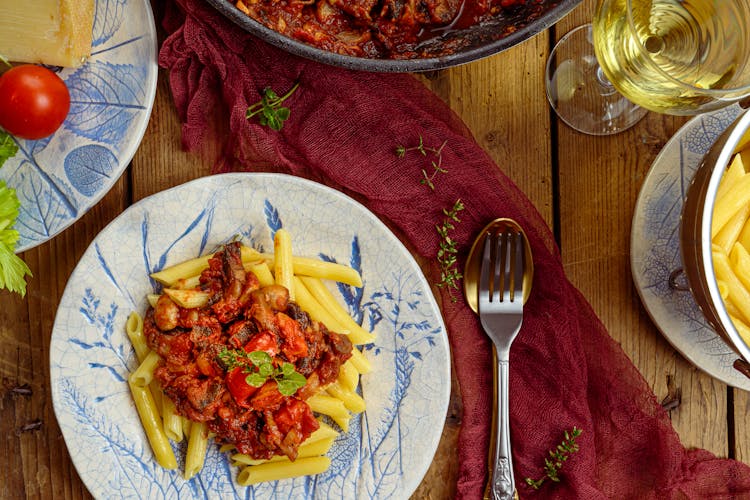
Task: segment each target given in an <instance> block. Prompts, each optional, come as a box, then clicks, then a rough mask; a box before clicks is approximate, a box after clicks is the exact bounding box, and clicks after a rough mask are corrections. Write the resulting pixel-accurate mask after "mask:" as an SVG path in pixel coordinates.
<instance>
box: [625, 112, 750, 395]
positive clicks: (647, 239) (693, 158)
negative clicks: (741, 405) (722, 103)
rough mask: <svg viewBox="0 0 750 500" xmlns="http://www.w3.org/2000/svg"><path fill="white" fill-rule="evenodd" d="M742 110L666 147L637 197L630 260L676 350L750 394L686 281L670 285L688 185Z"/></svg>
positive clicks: (710, 117)
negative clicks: (685, 287)
mask: <svg viewBox="0 0 750 500" xmlns="http://www.w3.org/2000/svg"><path fill="white" fill-rule="evenodd" d="M741 111H742V110H741V108H740V107H739V106H737V105H733V106H730V107H727V108H724V109H721V110H719V111H714V112H712V113H706V114H703V115H700V116H697V117H695V118H693V119H692V120H690V121H689V122H688V123H686V124H685V125H684V126H683V127H682V128H681V129H680V130H679V131H677V133H676V134H675V135H674V137H672V138H671V139H670V140H669V141H668V142H667V144H665V146H664V148H663V149H662V150H661V152H660V153H659V155H658V156H657V157H656V159H655V160H654V163H653V165H652V166H651V170H649V173H648V175H647V176H646V179H645V180H644V181H643V185H642V186H641V191H640V194H639V195H638V201H637V202H636V208H635V211H634V213H633V225H632V228H631V244H630V259H631V272H632V274H633V280H634V282H635V285H636V288H637V289H638V293H639V294H640V296H641V301H642V302H643V305H644V306H645V308H646V310H647V311H648V313H649V315H650V316H651V319H652V320H653V321H654V323H655V324H656V326H657V327H658V328H659V330H660V331H661V332H662V334H663V335H664V337H665V338H666V339H667V340H668V341H669V342H670V343H671V344H672V346H673V347H674V348H675V349H677V351H679V352H680V353H682V355H683V356H685V358H687V360H688V361H690V362H691V363H693V364H694V365H695V366H696V367H698V368H700V369H701V370H703V371H705V372H706V373H708V374H709V375H711V376H712V377H714V378H716V379H718V380H720V381H722V382H724V383H725V384H728V385H731V386H733V387H737V388H740V389H745V390H750V379H748V378H747V377H746V376H745V375H742V374H741V373H740V372H738V371H737V370H735V369H734V367H733V366H732V364H733V363H734V361H735V360H736V359H737V358H738V357H739V356H738V355H737V353H736V352H735V351H734V350H733V349H732V348H731V347H729V345H728V344H727V343H726V342H724V341H723V340H722V339H721V337H719V335H718V334H717V333H716V331H715V330H714V329H713V328H711V326H710V325H709V324H708V322H707V321H706V319H705V317H704V316H703V314H702V313H701V310H700V308H699V307H698V304H696V302H695V300H694V299H693V296H692V295H691V294H690V292H689V291H687V290H685V289H684V285H686V283H684V282H682V283H679V282H678V285H681V286H678V288H675V287H674V286H670V275H673V273H675V275H678V276H679V270H680V269H682V256H681V254H680V215H681V214H682V205H683V202H684V200H685V194H686V192H687V189H688V186H689V185H690V182H691V181H692V179H693V176H694V175H695V171H696V169H697V168H698V166H699V165H700V163H701V160H702V159H703V156H704V155H705V154H706V152H708V150H709V148H710V147H711V145H712V144H713V143H714V142H715V141H716V139H717V138H718V137H719V135H720V134H721V133H722V132H723V131H724V130H726V128H727V127H728V126H729V125H731V124H732V122H734V120H735V119H736V118H737V117H738V116H739V115H740V112H741ZM682 278H683V281H684V276H682Z"/></svg>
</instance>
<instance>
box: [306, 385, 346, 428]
mask: <svg viewBox="0 0 750 500" xmlns="http://www.w3.org/2000/svg"><path fill="white" fill-rule="evenodd" d="M307 404H308V405H310V409H311V410H312V411H314V412H315V413H320V414H323V415H326V416H328V417H331V419H333V421H334V422H336V424H337V425H338V426H339V427H341V430H343V431H344V432H346V431H348V430H349V420H350V419H351V414H350V413H349V411H348V410H347V409H346V406H345V405H344V402H343V401H341V400H340V399H338V398H334V397H333V396H327V395H325V394H320V393H318V394H316V395H314V396H312V397H310V398H308V400H307Z"/></svg>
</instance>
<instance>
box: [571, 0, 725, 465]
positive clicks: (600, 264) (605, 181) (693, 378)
mask: <svg viewBox="0 0 750 500" xmlns="http://www.w3.org/2000/svg"><path fill="white" fill-rule="evenodd" d="M593 7H594V2H593V1H587V2H584V4H582V6H581V7H579V8H578V9H576V11H574V13H573V14H572V15H571V16H569V17H567V18H566V19H564V20H563V21H562V22H561V23H559V24H558V25H557V30H556V31H557V32H556V36H557V37H560V36H562V35H563V34H565V33H567V31H568V30H570V29H572V28H574V27H576V26H579V25H580V24H583V23H584V22H587V21H588V20H589V19H590V18H591V15H592V14H593ZM684 122H685V119H684V118H676V117H668V116H663V115H657V114H655V113H650V114H649V115H648V116H647V117H646V118H645V119H644V120H643V121H641V122H640V123H639V124H638V125H637V126H636V127H634V128H633V129H631V130H629V131H626V132H623V133H621V134H618V135H615V136H610V137H592V136H585V135H583V134H580V133H577V132H575V131H573V130H572V129H570V128H569V127H567V126H565V125H561V126H560V128H559V132H558V141H559V149H558V151H559V171H560V180H559V182H560V224H561V229H560V232H561V248H562V254H563V263H564V266H565V269H566V272H567V273H568V276H569V277H570V279H571V280H572V281H573V283H574V284H575V285H577V286H578V288H579V289H580V290H581V291H582V292H583V294H584V295H585V296H586V297H587V298H588V300H589V302H590V303H591V305H592V306H593V308H594V310H595V311H596V312H597V314H598V315H599V317H600V318H601V320H602V321H603V322H604V324H605V325H606V327H607V328H608V330H609V332H610V334H611V336H612V337H613V338H614V339H615V340H616V341H618V342H619V343H620V345H621V346H622V347H623V349H624V351H625V352H626V353H627V355H628V356H629V357H630V358H631V360H632V361H633V362H634V363H635V365H636V366H637V368H638V369H639V370H640V372H641V373H642V374H643V376H644V377H645V379H646V381H647V382H648V384H649V385H650V386H651V387H652V389H653V390H654V392H655V393H656V396H657V398H658V399H659V400H663V399H664V398H666V397H667V396H668V395H669V393H670V390H669V385H670V384H671V385H672V391H679V392H680V393H681V403H680V404H679V406H677V408H675V409H674V410H672V411H671V413H670V416H671V418H672V423H673V425H674V427H675V430H676V431H677V432H678V434H679V436H680V438H681V439H682V442H683V444H684V445H685V446H688V447H701V448H706V449H708V450H710V451H713V452H714V453H717V454H719V455H722V456H726V455H727V453H728V439H729V438H728V428H727V399H726V386H725V385H724V384H722V383H720V382H718V381H716V380H715V379H713V378H711V377H709V376H708V375H706V374H704V373H703V372H701V371H699V370H697V369H696V368H695V367H693V366H692V365H691V364H690V363H688V362H687V361H686V360H685V359H684V358H683V357H682V356H680V355H679V354H678V353H676V352H675V351H674V349H672V347H671V346H670V345H669V344H668V342H667V341H666V340H665V339H664V337H663V336H662V335H661V334H660V332H659V331H658V330H657V329H656V327H655V326H654V325H653V323H652V322H651V320H650V319H649V317H648V315H647V314H646V313H645V310H644V309H643V306H642V305H641V303H640V300H639V297H638V294H637V292H636V290H635V287H634V285H633V282H632V277H631V274H630V262H629V259H630V257H629V248H630V237H631V235H630V230H629V229H630V227H631V222H632V214H633V210H634V207H635V201H636V198H637V195H638V191H639V189H640V186H641V183H642V181H643V179H644V177H645V175H646V173H647V172H648V169H649V168H650V166H651V163H652V162H653V160H654V158H655V157H656V155H657V154H658V152H659V151H660V150H661V148H662V147H663V145H664V144H665V143H666V141H667V140H668V139H669V138H670V137H671V136H672V135H673V134H674V133H675V132H676V131H677V129H678V128H679V127H680V126H681V125H682V124H683V123H684Z"/></svg>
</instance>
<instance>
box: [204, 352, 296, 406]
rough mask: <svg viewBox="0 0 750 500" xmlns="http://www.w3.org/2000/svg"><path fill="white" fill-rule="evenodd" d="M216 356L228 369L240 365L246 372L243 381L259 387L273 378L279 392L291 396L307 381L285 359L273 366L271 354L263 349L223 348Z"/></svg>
mask: <svg viewBox="0 0 750 500" xmlns="http://www.w3.org/2000/svg"><path fill="white" fill-rule="evenodd" d="M218 356H219V359H221V361H222V362H223V363H224V364H225V365H226V366H227V367H228V368H229V369H230V370H231V369H234V368H236V367H238V366H239V367H242V370H243V372H244V373H247V376H246V377H245V382H247V384H248V385H251V386H253V387H260V386H262V385H263V384H265V383H266V380H268V379H273V380H275V381H276V387H277V388H278V390H279V392H280V393H281V394H283V395H284V396H291V395H292V394H294V393H295V392H297V389H299V388H301V387H304V385H305V383H306V382H307V379H305V376H304V375H302V374H301V373H299V372H298V371H297V370H296V369H295V367H294V365H293V364H292V363H288V362H286V361H285V362H283V363H281V365H280V366H275V365H274V363H273V359H272V358H271V356H270V355H269V354H268V353H267V352H264V351H253V352H245V351H244V350H242V349H224V350H223V351H221V352H220V353H219V355H218Z"/></svg>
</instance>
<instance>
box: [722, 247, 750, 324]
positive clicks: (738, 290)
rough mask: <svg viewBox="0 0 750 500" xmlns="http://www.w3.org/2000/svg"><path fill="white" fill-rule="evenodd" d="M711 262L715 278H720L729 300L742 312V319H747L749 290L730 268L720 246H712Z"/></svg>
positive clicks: (749, 299)
mask: <svg viewBox="0 0 750 500" xmlns="http://www.w3.org/2000/svg"><path fill="white" fill-rule="evenodd" d="M713 262H714V271H715V272H716V278H717V279H720V280H722V281H723V282H724V283H726V285H727V290H728V291H729V297H728V298H729V301H730V302H732V303H733V304H734V305H735V306H737V309H739V311H740V312H741V313H742V319H743V320H745V321H747V320H748V318H750V292H748V291H747V289H746V288H745V287H744V285H743V284H742V282H741V281H740V280H739V278H738V277H737V275H736V274H735V272H734V270H733V269H732V265H731V263H730V262H729V257H728V256H727V254H726V253H724V251H723V250H722V249H721V248H720V247H716V246H714V250H713Z"/></svg>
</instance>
